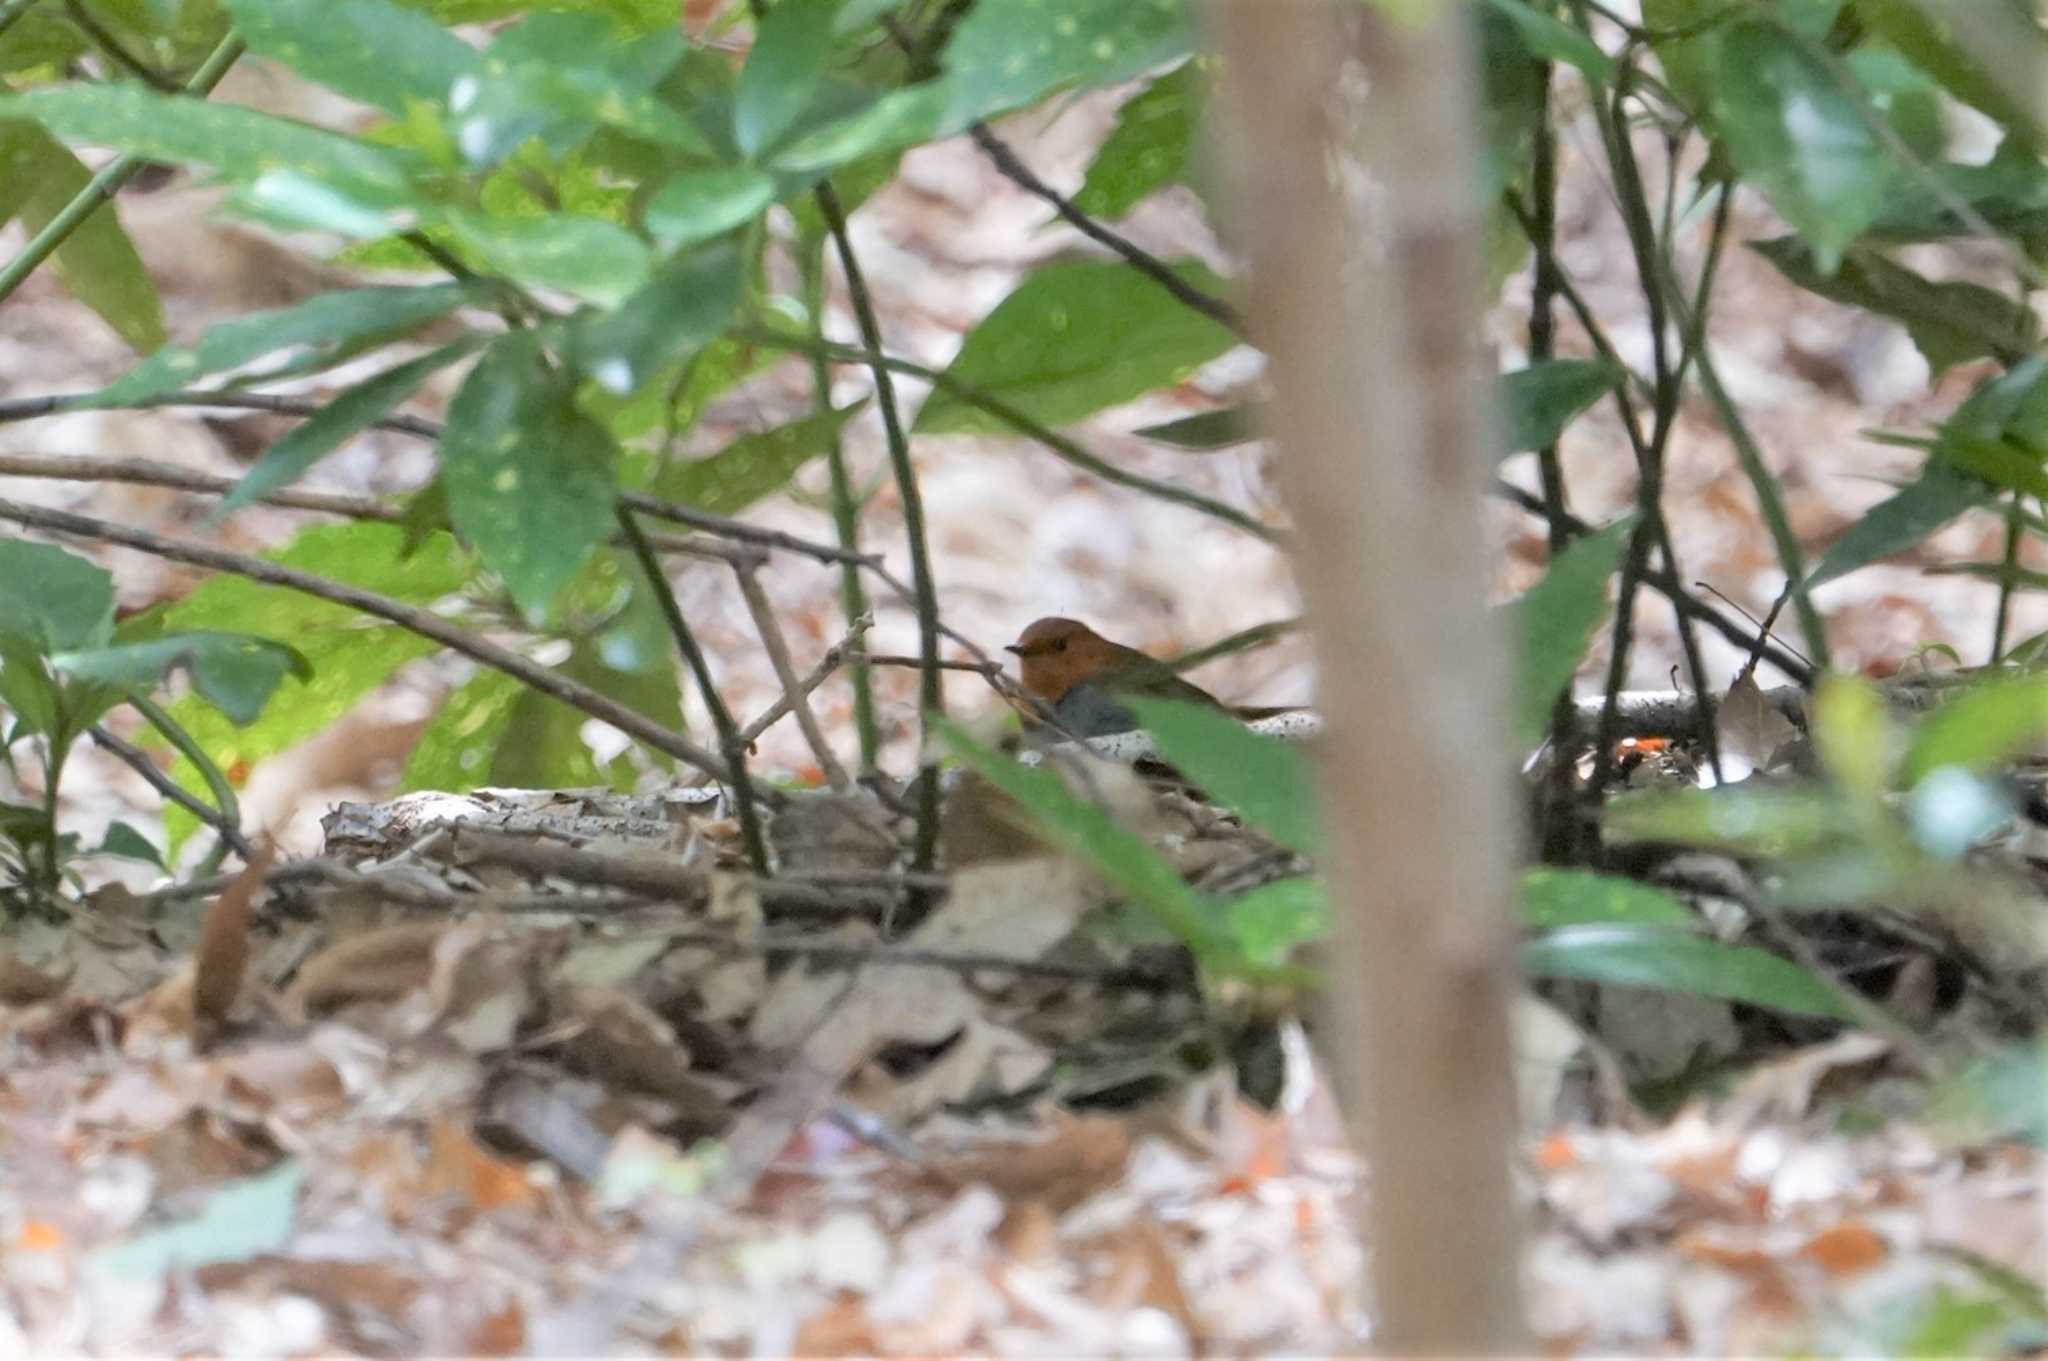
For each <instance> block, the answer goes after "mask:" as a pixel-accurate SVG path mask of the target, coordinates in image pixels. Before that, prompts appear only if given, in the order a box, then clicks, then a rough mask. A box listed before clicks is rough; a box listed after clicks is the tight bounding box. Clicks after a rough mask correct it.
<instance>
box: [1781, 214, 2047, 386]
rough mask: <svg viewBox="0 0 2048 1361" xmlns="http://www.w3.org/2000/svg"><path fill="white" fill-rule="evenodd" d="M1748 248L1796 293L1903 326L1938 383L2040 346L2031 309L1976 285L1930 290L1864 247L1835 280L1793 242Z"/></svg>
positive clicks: (1851, 253)
mask: <svg viewBox="0 0 2048 1361" xmlns="http://www.w3.org/2000/svg"><path fill="white" fill-rule="evenodd" d="M1750 244H1751V248H1752V249H1754V250H1755V251H1756V252H1757V253H1758V254H1760V255H1762V256H1763V257H1764V258H1765V259H1766V260H1769V261H1770V262H1771V263H1772V264H1773V265H1776V266H1777V267H1778V269H1779V271H1780V272H1782V273H1783V274H1784V275H1785V277H1786V278H1788V279H1790V280H1791V281H1792V282H1793V283H1795V284H1798V285H1799V286H1800V287H1801V288H1804V289H1806V290H1808V291H1809V292H1813V293H1818V294H1819V295H1820V296H1822V297H1823V298H1829V299H1832V300H1833V301H1835V302H1840V303H1847V304H1848V305H1849V306H1851V307H1861V308H1863V309H1865V310H1866V311H1871V312H1876V313H1878V314H1879V315H1880V316H1887V317H1893V318H1896V319H1897V320H1899V321H1901V322H1904V323H1905V326H1906V333H1907V334H1908V335H1910V336H1912V338H1913V344H1914V345H1915V346H1916V347H1918V349H1919V351H1920V353H1921V354H1922V355H1924V356H1925V357H1926V359H1927V365H1928V367H1929V368H1931V369H1932V370H1934V375H1935V377H1937V378H1938V377H1940V376H1941V374H1942V372H1943V371H1944V370H1946V369H1947V368H1949V367H1950V366H1951V365H1954V364H1959V363H1961V362H1963V361H1964V360H1967V359H1977V358H1981V357H1984V356H1994V357H1996V358H1999V359H2002V360H2004V361H2005V362H2007V363H2015V362H2017V361H2018V359H2019V357H2020V356H2021V355H2023V354H2025V353H2026V352H2027V351H2028V350H2030V349H2031V348H2032V347H2033V346H2034V344H2035V342H2036V340H2037V339H2038V338H2039V330H2040V327H2039V323H2038V322H2037V321H2036V320H2035V318H2034V314H2033V312H2032V311H2031V310H2030V309H2029V308H2027V307H2026V306H2025V305H2024V304H2022V303H2020V302H2018V301H2016V300H2014V299H2012V298H2010V297H2007V296H2006V295H2005V294H2003V293H1998V292H1995V291H1993V290H1992V289H1989V288H1985V287H1983V286H1981V285H1979V284H1973V283H1963V282H1950V283H1935V282H1934V281H1932V280H1930V279H1926V278H1923V277H1922V276H1920V275H1918V274H1916V273H1914V272H1913V271H1912V270H1910V269H1907V268H1905V267H1904V266H1903V265H1898V264H1894V263H1893V262H1892V261H1890V260H1888V259H1886V258H1885V257H1884V256H1882V255H1880V254H1878V253H1877V252H1876V251H1874V250H1869V249H1866V248H1862V247H1858V248H1856V249H1853V250H1850V251H1849V252H1848V253H1847V254H1846V255H1844V256H1843V257H1842V260H1841V262H1840V265H1839V267H1838V268H1837V269H1836V270H1835V271H1834V272H1833V273H1826V272H1823V271H1822V270H1821V268H1820V266H1819V263H1818V261H1817V260H1816V259H1815V257H1814V253H1813V251H1812V250H1811V249H1810V248H1809V247H1807V246H1806V244H1805V243H1804V242H1802V241H1800V240H1799V239H1798V238H1796V237H1790V236H1781V237H1778V238H1777V239H1775V240H1772V241H1756V242H1751V243H1750Z"/></svg>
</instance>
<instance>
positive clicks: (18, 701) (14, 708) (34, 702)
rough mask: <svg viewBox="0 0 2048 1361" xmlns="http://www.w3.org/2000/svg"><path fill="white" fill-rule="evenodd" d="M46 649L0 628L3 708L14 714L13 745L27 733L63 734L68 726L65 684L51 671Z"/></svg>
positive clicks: (10, 743) (0, 684)
mask: <svg viewBox="0 0 2048 1361" xmlns="http://www.w3.org/2000/svg"><path fill="white" fill-rule="evenodd" d="M47 656H48V653H47V651H46V649H44V648H42V647H40V646H38V645H37V644H35V643H33V642H31V641H30V640H29V639H27V638H25V637H23V636H22V635H20V634H18V633H12V632H8V631H6V630H0V708H4V709H6V710H8V711H9V712H11V713H12V714H13V715H14V719H15V724H14V728H13V729H12V731H11V732H10V733H9V735H8V744H9V745H10V746H11V745H13V743H14V742H16V741H17V740H19V739H20V738H21V737H23V736H24V735H26V734H30V733H36V734H40V735H42V736H45V737H54V736H59V735H60V733H59V729H61V728H63V726H64V713H63V710H64V707H65V706H64V704H63V700H62V697H61V687H60V686H59V685H58V683H57V680H56V677H54V676H52V675H51V674H50V670H49V666H48V664H47V661H46V658H47Z"/></svg>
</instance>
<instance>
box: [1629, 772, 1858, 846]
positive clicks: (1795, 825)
mask: <svg viewBox="0 0 2048 1361" xmlns="http://www.w3.org/2000/svg"><path fill="white" fill-rule="evenodd" d="M1600 822H1601V825H1602V826H1603V827H1604V828H1605V829H1606V831H1607V834H1608V835H1609V836H1611V837H1614V838H1616V839H1618V840H1623V841H1672V842H1677V843H1679V844H1680V845H1685V846H1700V847H1705V848H1708V849H1711V850H1723V851H1732V852H1734V853H1736V854H1739V855H1754V856H1758V857H1761V858H1765V859H1783V858H1787V857H1791V856H1797V855H1806V854H1810V853H1812V852H1815V851H1818V850H1822V849H1824V848H1826V847H1828V846H1830V845H1832V844H1834V843H1836V842H1838V841H1840V840H1841V839H1842V838H1843V837H1845V836H1847V835H1849V834H1850V833H1851V831H1853V825H1852V823H1851V820H1850V818H1849V814H1848V811H1847V810H1846V809H1845V808H1843V806H1842V800H1841V798H1840V797H1839V796H1837V795H1831V794H1828V793H1825V792H1823V791H1820V790H1816V789H1802V788H1787V787H1784V786H1762V785H1758V784H1756V783H1755V782H1745V783H1742V784H1736V785H1723V786H1721V787H1720V788H1717V789H1645V790H1639V791H1636V792H1634V793H1628V794H1621V795H1618V796H1616V797H1615V798H1613V799H1611V800H1609V802H1608V804H1607V806H1606V807H1605V808H1604V809H1602V810H1601V813H1600Z"/></svg>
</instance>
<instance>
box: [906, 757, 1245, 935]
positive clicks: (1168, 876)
mask: <svg viewBox="0 0 2048 1361" xmlns="http://www.w3.org/2000/svg"><path fill="white" fill-rule="evenodd" d="M931 721H932V723H933V725H934V726H935V727H936V728H937V729H938V731H939V733H940V735H941V736H943V737H944V738H945V740H946V744H947V745H948V746H949V747H951V748H952V750H953V752H954V754H955V755H957V756H958V757H959V758H960V760H961V762H962V763H963V764H964V765H966V766H967V767H968V768H970V769H972V770H973V771H974V772H975V773H977V774H978V775H980V776H981V777H982V778H983V779H985V780H987V781H988V782H989V783H990V784H992V785H994V786H995V787H996V788H997V789H999V790H1001V791H1002V792H1003V793H1005V794H1007V795H1009V796H1010V797H1011V798H1012V799H1014V800H1016V801H1017V804H1018V805H1019V807H1021V808H1022V809H1023V811H1024V813H1025V815H1026V816H1028V817H1029V818H1030V819H1031V822H1032V824H1033V825H1034V826H1035V827H1037V828H1038V829H1039V831H1040V832H1041V833H1043V834H1044V835H1045V836H1046V837H1047V838H1048V839H1049V840H1050V841H1052V842H1053V843H1054V844H1055V845H1057V846H1059V847H1060V848H1061V849H1063V850H1065V851H1067V852H1068V853H1070V854H1073V855H1078V856H1081V857H1083V858H1085V859H1086V860H1087V861H1088V863H1089V864H1091V865H1093V866H1095V868H1096V869H1097V870H1098V871H1099V872H1100V873H1101V874H1102V876H1103V877H1104V878H1105V879H1107V880H1109V882H1110V883H1112V884H1114V885H1115V886H1116V887H1117V889H1118V890H1120V891H1121V892H1123V893H1126V894H1128V895H1130V897H1131V899H1132V901H1133V902H1135V903H1137V904H1138V905H1139V906H1140V907H1142V908H1144V909H1145V910H1146V911H1148V912H1150V913H1151V914H1152V915H1153V916H1154V917H1156V918H1157V919H1158V920H1159V921H1160V922H1161V923H1162V924H1163V925H1164V926H1165V927H1166V928H1167V929H1168V930H1170V931H1172V932H1173V934H1174V935H1175V936H1176V937H1177V938H1178V939H1179V940H1180V941H1181V942H1182V943H1183V944H1185V945H1186V946H1187V947H1188V948H1189V949H1191V950H1193V951H1194V952H1195V954H1196V956H1197V957H1199V958H1201V959H1202V960H1204V961H1205V962H1217V961H1228V960H1230V959H1231V958H1233V957H1234V956H1235V955H1236V950H1235V944H1234V942H1233V941H1231V940H1230V939H1229V937H1228V936H1227V934H1226V933H1225V932H1224V931H1223V930H1222V929H1221V928H1220V927H1219V926H1218V925H1217V923H1216V921H1215V919H1214V914H1213V913H1212V912H1211V911H1210V909H1209V906H1208V904H1206V903H1205V902H1204V901H1203V900H1202V899H1201V897H1200V896H1199V895H1197V894H1196V892H1195V891H1194V890H1193V889H1192V888H1190V887H1188V885H1187V882H1186V881H1185V880H1183V879H1182V878H1181V877H1180V871H1178V870H1176V869H1175V868H1174V867H1173V866H1172V865H1171V864H1169V863H1168V862H1167V861H1166V860H1165V859H1164V858H1163V857H1161V856H1160V854H1159V853H1158V852H1157V851H1155V850H1153V849H1152V847H1151V846H1150V845H1148V844H1147V843H1146V841H1145V839H1144V838H1143V837H1141V836H1139V835H1138V834H1137V833H1135V832H1132V831H1129V830H1126V829H1125V828H1123V827H1121V826H1119V825H1117V823H1116V821H1115V820H1114V819H1113V818H1111V817H1110V815H1109V813H1108V812H1107V811H1106V810H1104V809H1103V808H1101V807H1100V806H1098V805H1096V804H1093V803H1089V802H1087V801H1086V800H1084V799H1080V798H1076V797H1075V796H1074V795H1073V794H1071V793H1069V792H1068V791H1067V788H1066V786H1065V785H1064V784H1062V783H1061V782H1060V777H1059V776H1058V775H1057V774H1055V773H1053V772H1052V771H1050V770H1031V769H1027V768H1025V767H1024V766H1020V765H1018V764H1017V763H1016V762H1015V761H1012V760H1011V759H1010V758H1009V757H1007V756H1004V755H1001V754H1000V753H998V752H995V751H991V750H990V749H989V748H987V747H984V746H982V745H981V744H980V743H979V742H976V741H975V740H974V739H973V738H972V737H970V736H968V734H967V731H966V729H964V728H962V727H961V726H960V725H958V724H957V723H953V722H951V721H949V720H947V719H944V718H939V717H937V716H934V717H933V718H932V720H931Z"/></svg>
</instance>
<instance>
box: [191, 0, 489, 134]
mask: <svg viewBox="0 0 2048 1361" xmlns="http://www.w3.org/2000/svg"><path fill="white" fill-rule="evenodd" d="M225 3H226V4H227V7H228V10H229V12H230V13H232V14H233V15H234V16H235V30H236V31H237V32H238V33H240V34H241V35H242V38H243V39H244V40H245V41H246V42H247V43H248V44H249V47H250V50H252V51H254V52H258V53H260V54H262V55H263V56H266V57H272V58H274V59H276V60H277V61H280V62H282V63H284V64H285V65H286V66H289V67H291V68H292V69H293V70H294V71H297V72H298V73H299V74H300V75H302V76H304V77H306V78H307V79H308V80H311V81H313V82H314V83H315V84H319V85H325V86H328V87H329V88H331V89H335V90H339V91H340V92H341V93H343V94H345V95H348V96H350V97H352V98H355V99H360V100H362V101H363V102H364V103H366V104H374V105H376V106H377V107H378V108H380V109H382V110H384V111H385V112H386V113H389V114H392V115H394V116H397V117H403V116H404V115H405V112H406V106H407V105H408V103H411V102H415V101H417V102H420V103H425V104H432V105H437V106H438V105H441V104H444V103H445V102H446V101H447V99H448V91H449V90H450V88H451V87H453V86H454V84H455V82H456V81H458V80H461V79H464V78H465V77H466V78H470V79H475V77H476V75H477V73H478V72H479V71H481V70H482V66H483V59H482V57H481V56H479V55H478V53H477V51H476V49H475V48H473V47H471V46H470V45H469V44H468V43H466V42H464V41H462V39H460V38H458V37H456V36H455V35H454V34H453V33H450V32H449V31H448V30H447V29H446V28H444V27H442V26H441V25H440V24H437V23H435V22H434V21H433V20H432V19H429V18H427V17H426V16H425V15H423V14H421V13H419V12H418V11H417V10H413V9H408V8H406V7H404V6H402V5H397V4H393V3H392V2H391V0H225Z"/></svg>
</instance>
